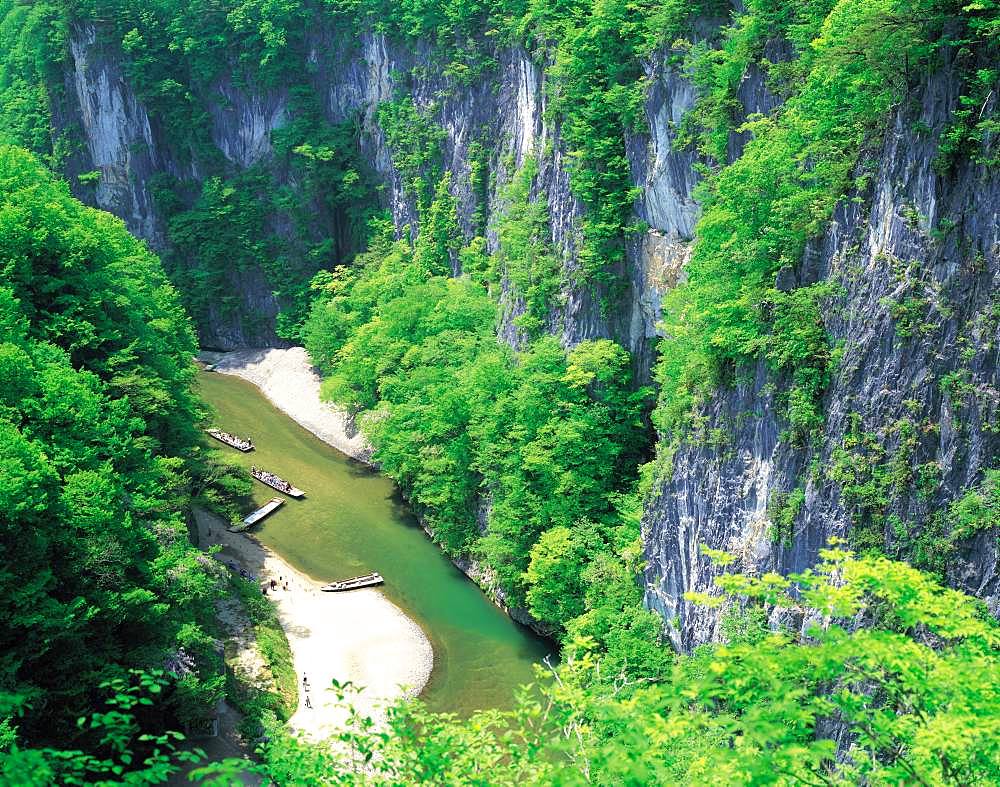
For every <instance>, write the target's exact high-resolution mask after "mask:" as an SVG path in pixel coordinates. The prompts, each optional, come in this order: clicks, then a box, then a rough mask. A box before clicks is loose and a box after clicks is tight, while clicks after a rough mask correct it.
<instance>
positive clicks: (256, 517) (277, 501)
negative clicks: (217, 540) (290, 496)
mask: <svg viewBox="0 0 1000 787" xmlns="http://www.w3.org/2000/svg"><path fill="white" fill-rule="evenodd" d="M284 504H285V501H284V500H283V499H282V498H280V497H272V498H271V499H270V500H268V501H267V502H266V503H264V505H262V506H261V507H260V508H258V509H257V510H256V511H254V512H253V513H251V514H248V515H247V516H246V517H244V518H243V521H242V522H241V523H240V524H238V525H234V526H233V527H231V528H229V532H230V533H242V532H244V531H245V530H249V529H250V528H251V527H253V526H254V525H256V524H257V523H258V522H260V521H262V520H263V519H264V518H266V517H268V516H270V515H271V514H273V513H274V512H275V511H277V510H278V509H279V508H280V507H281V506H283V505H284Z"/></svg>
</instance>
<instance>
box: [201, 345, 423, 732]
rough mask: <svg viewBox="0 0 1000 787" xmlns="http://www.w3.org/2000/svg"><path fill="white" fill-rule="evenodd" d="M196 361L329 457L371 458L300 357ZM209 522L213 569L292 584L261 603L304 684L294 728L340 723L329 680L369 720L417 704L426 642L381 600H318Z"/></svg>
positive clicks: (257, 549) (281, 354)
mask: <svg viewBox="0 0 1000 787" xmlns="http://www.w3.org/2000/svg"><path fill="white" fill-rule="evenodd" d="M200 359H201V360H202V361H204V362H206V363H211V364H214V365H215V370H216V371H217V372H220V373H222V374H232V375H236V376H238V377H242V378H243V379H245V380H248V381H249V382H251V383H253V384H254V385H256V386H257V387H258V388H259V389H260V390H261V392H262V393H263V394H264V395H265V396H266V397H267V398H268V399H269V400H270V401H271V403H272V404H273V405H275V407H277V408H278V409H279V410H281V411H282V412H284V413H285V414H286V415H288V416H289V417H291V418H292V419H293V420H295V421H296V422H298V423H299V424H300V425H301V426H303V427H305V428H306V429H308V430H309V431H310V432H312V433H313V434H315V435H316V436H317V437H319V438H320V439H321V440H323V441H324V442H326V443H328V444H329V445H332V446H333V447H334V448H337V449H338V450H340V451H342V452H343V453H345V454H347V455H349V456H352V457H354V458H356V459H361V460H367V459H368V458H369V457H370V455H371V448H370V446H369V445H368V443H367V442H366V441H365V439H364V437H363V436H362V435H360V434H357V433H355V432H354V430H353V429H352V425H351V423H350V419H349V417H348V416H347V414H346V413H343V412H341V411H338V410H336V409H335V408H333V407H330V406H329V405H328V404H326V403H325V402H323V401H321V400H320V398H319V378H318V377H317V375H316V373H315V372H314V371H313V369H312V366H311V365H310V364H309V357H308V355H307V354H306V352H305V350H304V349H303V348H301V347H294V348H291V349H287V350H282V349H266V350H239V351H236V352H231V353H203V354H202V355H201V356H200ZM209 517H210V515H207V514H204V513H203V514H202V515H201V516H200V517H199V535H200V538H201V543H202V546H203V547H207V546H209V545H211V544H220V545H221V546H222V547H223V549H222V552H221V553H220V559H222V560H224V561H228V560H235V561H236V562H237V563H239V564H240V566H241V567H244V568H246V569H247V570H248V571H249V572H250V573H252V574H254V575H255V576H256V577H257V578H258V579H259V580H261V581H263V580H265V579H267V580H269V579H271V578H272V577H273V578H274V579H276V580H278V579H279V578H283V579H290V589H289V591H287V592H286V591H283V590H279V591H277V592H275V593H273V594H269V598H270V599H271V600H272V602H274V603H275V604H276V605H277V609H278V615H279V618H280V620H281V624H282V627H283V628H284V629H285V633H286V635H287V636H288V642H289V645H290V646H291V650H292V656H293V659H294V662H295V669H296V671H297V672H298V677H299V680H300V681H301V678H302V675H303V674H305V675H306V676H308V678H309V685H310V691H309V696H310V699H311V702H312V705H313V707H312V708H306V707H305V704H304V703H305V694H304V693H303V692H302V691H301V690H300V692H299V708H298V711H297V712H296V713H295V715H294V716H293V717H292V718H291V720H290V722H289V723H290V725H291V726H292V727H294V728H295V729H298V730H302V731H304V732H306V733H307V734H309V735H310V736H311V737H316V738H318V737H323V736H324V735H327V734H329V733H331V732H336V730H337V729H338V727H340V726H342V724H343V722H344V719H345V714H344V712H343V710H342V709H339V708H337V707H336V706H335V698H334V696H333V693H332V692H329V691H325V688H326V687H328V686H329V685H330V680H331V679H333V678H335V679H336V680H338V681H340V682H341V683H344V682H346V681H351V682H352V683H353V684H354V685H355V686H363V687H364V691H363V692H362V693H361V694H360V695H359V696H358V697H357V698H356V699H355V701H354V705H355V707H356V708H357V709H358V710H359V711H361V712H362V713H364V714H367V715H372V716H373V717H376V718H378V717H379V716H380V714H379V709H380V708H381V707H382V706H384V705H386V704H387V703H391V702H393V701H394V700H396V699H398V698H400V697H402V696H404V695H405V696H415V695H416V694H419V692H420V691H421V690H422V689H423V687H424V686H425V685H426V683H427V681H428V679H429V678H430V674H431V669H432V667H433V662H434V653H433V650H432V648H431V644H430V641H429V640H428V639H427V637H426V635H425V634H424V632H423V631H422V630H421V629H420V627H419V626H418V625H417V624H416V623H414V622H413V621H412V620H410V618H408V617H407V616H406V615H405V614H404V613H403V611H402V610H400V609H399V608H398V607H397V606H396V605H395V604H393V603H392V602H391V601H389V600H388V599H387V598H385V596H383V595H382V593H380V592H379V591H378V590H377V589H373V588H369V589H364V590H356V591H352V592H350V593H322V592H320V590H319V586H320V584H321V583H319V582H317V581H316V580H314V579H312V578H311V577H309V576H306V575H305V574H303V573H301V572H299V571H296V570H295V569H293V568H292V567H291V566H290V565H289V564H288V563H287V562H286V561H285V560H283V559H282V558H281V556H280V555H278V554H277V553H275V552H274V551H273V550H270V549H268V548H267V547H264V546H263V545H261V544H260V543H259V542H258V541H257V540H256V539H254V538H253V537H252V536H247V535H244V534H237V533H229V532H227V531H226V530H225V528H224V527H223V526H222V524H221V523H220V522H219V521H218V520H215V522H214V524H213V523H212V518H209ZM209 531H211V536H209ZM283 579H282V581H283ZM401 687H405V689H404V688H401ZM300 689H301V684H300Z"/></svg>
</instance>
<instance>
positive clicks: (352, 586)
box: [320, 572, 385, 593]
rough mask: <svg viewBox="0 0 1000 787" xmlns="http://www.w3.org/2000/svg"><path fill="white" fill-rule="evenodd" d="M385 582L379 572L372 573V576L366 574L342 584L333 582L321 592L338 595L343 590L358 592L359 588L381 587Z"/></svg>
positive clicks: (346, 580) (344, 581)
mask: <svg viewBox="0 0 1000 787" xmlns="http://www.w3.org/2000/svg"><path fill="white" fill-rule="evenodd" d="M383 582H385V580H384V579H382V575H381V574H379V573H377V572H372V573H371V574H365V575H364V576H361V577H352V578H351V579H344V580H341V581H340V582H331V583H330V584H329V585H323V587H321V588H320V590H323V591H325V592H327V593H337V592H339V591H341V590H357V589H358V588H368V587H374V586H375V585H381V584H382V583H383Z"/></svg>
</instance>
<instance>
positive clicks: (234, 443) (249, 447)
mask: <svg viewBox="0 0 1000 787" xmlns="http://www.w3.org/2000/svg"><path fill="white" fill-rule="evenodd" d="M205 431H206V432H208V433H209V434H210V435H211V436H212V437H214V438H215V439H216V440H218V441H219V442H220V443H225V444H226V445H228V446H229V447H230V448H235V449H236V450H237V451H242V452H243V453H249V452H250V451H253V443H251V442H250V441H249V440H244V439H243V438H242V437H237V436H236V435H234V434H229V432H223V431H222V430H221V429H216V428H215V427H214V426H213V427H212V428H211V429H206V430H205Z"/></svg>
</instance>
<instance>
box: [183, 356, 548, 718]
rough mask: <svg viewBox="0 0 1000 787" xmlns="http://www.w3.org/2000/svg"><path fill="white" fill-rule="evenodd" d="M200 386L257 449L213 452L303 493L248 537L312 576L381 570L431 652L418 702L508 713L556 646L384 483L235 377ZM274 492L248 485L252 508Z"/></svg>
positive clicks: (203, 378)
mask: <svg viewBox="0 0 1000 787" xmlns="http://www.w3.org/2000/svg"><path fill="white" fill-rule="evenodd" d="M199 387H200V390H201V394H202V396H203V398H204V399H205V400H206V401H207V402H208V403H209V404H211V405H212V406H213V407H214V408H215V410H216V412H217V418H216V421H215V425H216V426H218V427H219V428H221V429H224V430H226V431H229V432H233V433H235V434H238V435H241V436H247V435H249V436H250V437H252V438H253V441H254V443H255V445H256V450H254V451H253V452H251V453H250V454H242V453H240V452H238V451H234V450H231V449H227V448H225V447H224V446H222V447H221V448H222V450H224V451H226V452H227V454H228V455H229V456H231V457H232V458H233V459H234V460H236V461H238V462H240V463H241V464H244V465H246V466H248V467H249V466H250V465H251V464H255V465H258V466H260V467H264V468H266V469H267V470H270V471H271V472H274V473H277V474H278V475H279V476H281V477H282V478H284V479H286V480H288V481H290V482H291V483H293V484H294V485H295V486H298V487H299V488H301V489H303V490H305V492H306V497H305V499H303V500H292V499H291V498H286V503H285V505H284V506H282V507H281V508H280V509H278V511H276V512H275V513H274V514H272V515H271V516H270V517H269V518H268V519H267V520H265V521H264V523H263V524H262V525H260V526H258V527H257V528H256V529H255V530H254V535H255V536H256V537H257V538H258V539H259V540H260V541H261V542H262V543H264V544H266V545H267V546H269V547H271V548H272V549H274V550H275V551H276V552H278V553H279V554H280V555H282V557H284V558H285V559H286V560H287V561H288V562H289V563H291V564H292V565H293V566H295V567H296V568H298V569H299V570H301V571H303V572H305V573H306V574H308V575H309V576H311V577H313V578H314V579H317V580H322V581H325V582H328V581H331V580H334V579H341V578H344V577H349V576H354V575H357V574H365V573H368V572H369V571H378V572H380V573H381V574H382V576H384V577H385V580H386V583H385V585H384V586H383V588H382V590H383V592H384V593H385V595H386V596H387V597H388V598H389V599H391V600H392V601H393V602H394V603H395V604H396V605H398V606H399V607H400V608H401V609H403V610H404V611H405V612H406V613H407V614H408V615H409V616H410V617H411V618H412V619H413V620H414V621H416V622H417V624H419V625H420V627H421V628H422V629H423V631H424V633H425V634H426V635H427V637H428V638H429V639H430V641H431V644H432V646H433V647H434V671H433V673H432V674H431V679H430V682H429V683H428V685H427V688H426V689H425V690H424V693H423V695H422V696H423V699H424V700H425V701H426V702H427V704H428V705H429V706H430V707H431V708H432V709H434V710H442V711H453V712H457V713H462V714H466V713H469V712H471V711H473V710H477V709H480V708H504V707H509V706H510V705H511V704H512V700H513V693H514V690H515V689H516V687H517V686H519V685H521V684H524V683H528V682H531V681H532V680H533V675H534V673H533V670H532V664H534V663H536V662H538V661H540V660H541V659H542V658H543V657H544V656H545V654H546V653H548V652H550V651H552V650H554V646H552V645H551V644H550V643H547V642H545V641H543V640H541V639H539V638H538V637H535V636H534V635H533V634H532V632H530V631H528V630H527V629H525V628H524V627H522V626H520V625H518V624H517V623H515V622H513V621H512V620H511V619H510V618H508V617H507V616H506V615H505V614H504V613H503V612H501V611H500V610H499V609H497V608H496V606H494V605H493V604H492V603H490V601H489V600H488V599H487V598H486V597H485V596H484V595H483V594H482V592H480V590H479V589H478V588H477V587H476V586H475V585H474V584H473V583H472V582H470V581H469V580H468V579H467V578H466V577H465V575H463V574H462V573H461V572H460V571H459V570H458V569H457V568H455V567H454V566H453V565H452V564H451V562H450V561H449V560H448V559H447V558H445V557H444V555H442V554H441V552H440V551H439V550H438V548H437V547H435V546H434V545H433V544H432V543H431V542H430V540H429V539H428V538H427V536H426V534H425V533H424V531H423V530H422V529H421V528H420V526H419V525H418V524H417V522H416V520H415V519H414V517H413V516H412V514H411V513H410V511H409V509H408V508H407V506H406V504H405V502H404V501H403V500H402V499H401V497H400V496H399V493H398V490H397V489H396V487H395V485H394V484H393V483H392V482H391V481H390V480H389V479H387V478H385V477H384V476H381V475H379V474H378V473H376V472H374V471H372V470H371V469H369V468H367V467H365V466H364V465H362V464H360V463H358V462H355V461H353V460H351V459H348V458H347V457H346V456H344V455H343V454H341V453H340V452H339V451H337V450H335V449H333V448H331V447H330V446H328V445H327V444H326V443H324V442H322V441H321V440H319V439H318V438H317V437H315V436H314V435H312V434H311V433H310V432H308V431H306V430H305V429H303V428H302V427H300V426H299V425H298V424H297V423H295V422H294V421H293V420H292V419H291V418H289V417H288V416H286V415H284V414H283V413H281V412H279V411H278V410H277V409H275V408H274V407H273V406H272V405H271V403H270V402H268V401H267V399H265V398H264V396H263V395H262V394H261V393H260V392H259V391H258V390H257V388H256V387H254V386H253V385H251V384H250V383H248V382H246V381H244V380H241V379H239V378H236V377H231V376H228V375H222V374H214V373H211V372H202V373H201V374H200V375H199ZM275 494H276V493H275V492H274V491H273V490H271V489H270V488H269V487H265V486H264V485H263V484H261V483H258V482H254V500H255V501H256V502H257V503H258V505H259V504H263V503H264V502H266V501H267V500H268V499H269V498H271V497H273V496H275Z"/></svg>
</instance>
